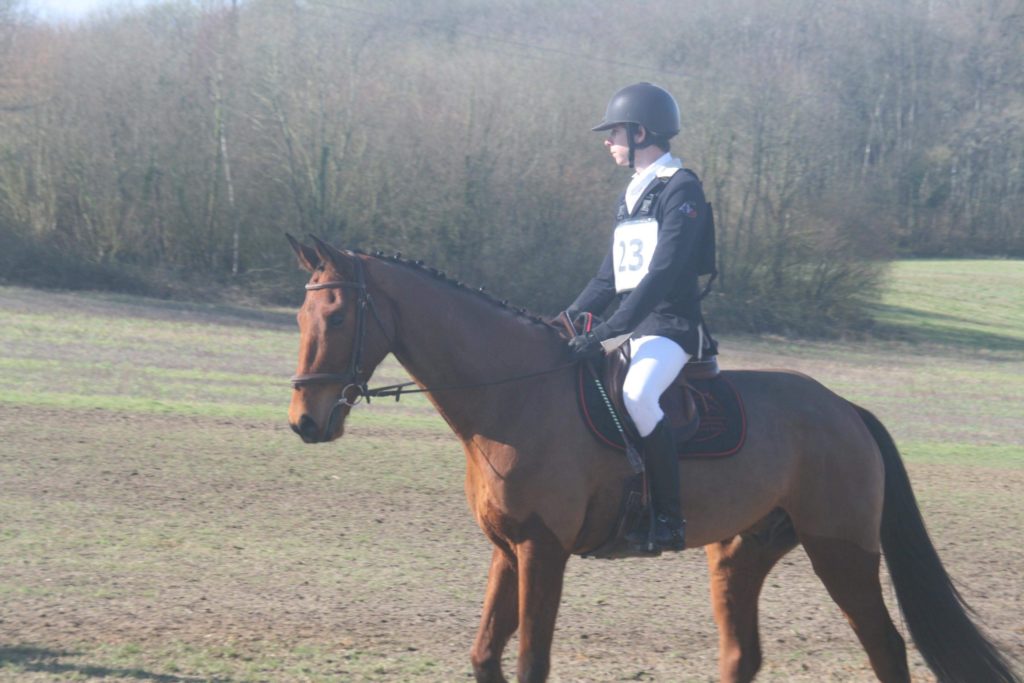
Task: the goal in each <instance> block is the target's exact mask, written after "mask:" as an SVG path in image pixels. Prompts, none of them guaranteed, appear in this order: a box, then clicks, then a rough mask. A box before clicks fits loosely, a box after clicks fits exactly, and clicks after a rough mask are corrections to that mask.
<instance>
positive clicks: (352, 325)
mask: <svg viewBox="0 0 1024 683" xmlns="http://www.w3.org/2000/svg"><path fill="white" fill-rule="evenodd" d="M287 237H288V241H289V242H290V243H291V245H292V249H294V250H295V254H296V255H297V256H298V257H299V264H300V265H301V266H302V267H303V268H305V269H306V270H308V271H309V272H310V273H312V277H311V278H310V279H309V282H308V283H307V284H306V300H305V302H303V304H302V308H300V309H299V313H298V321H299V333H300V335H301V336H300V339H299V367H298V369H297V370H296V373H295V376H294V377H293V378H292V385H293V386H294V391H293V392H292V402H291V405H290V406H289V408H288V420H289V422H290V423H291V427H292V429H293V430H294V431H295V433H296V434H298V435H299V436H301V437H302V440H303V441H305V442H307V443H318V442H323V441H332V440H334V439H337V438H338V437H340V436H341V435H342V433H344V431H345V418H346V417H347V416H348V413H349V411H350V410H351V409H352V406H353V405H354V404H355V403H357V402H358V401H359V399H360V398H361V396H362V388H363V387H364V386H365V385H366V382H367V381H369V379H370V375H371V374H372V373H373V370H374V368H376V367H377V365H378V364H380V362H381V361H382V360H384V356H386V355H387V353H388V351H389V350H390V349H389V346H390V340H391V339H392V338H393V336H394V334H393V325H392V324H391V322H390V317H391V316H389V315H385V316H382V315H381V314H382V311H381V310H380V309H379V308H378V306H377V303H376V302H375V301H374V299H373V297H372V296H371V294H370V290H369V289H368V283H367V279H366V272H365V270H366V265H365V264H364V262H363V257H361V256H358V255H356V254H352V253H349V252H342V251H339V250H338V249H335V248H334V247H332V246H330V245H329V244H327V243H326V242H324V241H322V240H319V239H317V238H316V237H313V241H314V245H313V246H312V247H309V246H306V245H305V244H302V243H300V242H298V241H297V240H296V239H294V238H293V237H292V236H291V235H288V236H287Z"/></svg>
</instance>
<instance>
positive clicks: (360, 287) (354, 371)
mask: <svg viewBox="0 0 1024 683" xmlns="http://www.w3.org/2000/svg"><path fill="white" fill-rule="evenodd" d="M353 262H354V263H355V264H356V265H355V269H356V279H355V281H351V280H329V281H327V282H317V283H316V284H307V285H306V290H307V291H315V290H319V289H354V290H356V291H357V292H358V297H359V298H358V300H357V302H356V345H355V349H354V350H353V352H352V360H351V361H350V362H349V366H348V370H347V371H346V372H344V373H330V372H324V373H311V374H305V375H294V376H293V377H292V378H291V383H292V387H294V388H295V389H300V388H302V387H304V386H308V385H311V384H341V385H342V386H343V388H342V390H341V394H340V395H339V397H338V401H337V403H335V405H334V408H333V409H332V410H331V418H330V421H331V422H332V423H333V421H334V420H335V419H336V413H337V410H338V409H339V408H340V407H341V406H344V405H347V406H348V407H350V408H352V407H355V406H356V405H358V404H359V403H360V402H361V401H362V400H363V399H364V398H365V399H366V402H367V403H370V399H371V398H388V397H391V396H394V397H395V402H398V401H399V400H400V399H401V397H402V394H425V393H435V392H439V391H452V390H456V389H476V388H480V387H490V386H497V385H499V384H509V383H512V382H520V381H523V380H527V379H532V378H534V377H540V376H542V375H550V374H552V373H555V372H558V371H560V370H565V369H566V368H570V367H573V366H575V365H576V364H577V361H570V362H568V363H563V364H561V365H556V366H555V367H553V368H548V369H546V370H540V371H537V372H531V373H528V374H525V375H517V376H515V377H506V378H504V379H499V380H491V381H488V382H475V383H471V384H449V385H447V386H440V387H425V388H422V389H406V387H410V386H414V385H415V384H416V383H415V382H403V383H401V384H389V385H387V386H383V387H377V388H375V389H370V388H369V387H368V386H367V385H366V382H360V381H359V375H361V374H362V373H363V368H362V358H363V345H364V342H365V338H366V309H367V308H369V309H370V312H371V313H372V314H373V318H374V320H376V321H377V325H378V327H380V329H381V331H382V332H383V333H384V336H385V337H387V340H388V344H389V345H393V342H392V339H391V337H390V336H389V335H388V333H387V330H386V329H385V328H384V323H383V322H382V321H381V319H380V315H379V314H378V313H377V306H376V304H374V302H373V297H372V296H370V292H369V291H367V289H366V279H365V277H364V276H363V264H362V262H361V261H360V260H359V259H358V258H357V259H353ZM350 389H354V390H355V392H356V394H355V397H354V398H352V399H351V400H350V399H349V398H348V397H347V396H346V394H348V393H349V390H350Z"/></svg>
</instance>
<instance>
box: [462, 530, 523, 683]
mask: <svg viewBox="0 0 1024 683" xmlns="http://www.w3.org/2000/svg"><path fill="white" fill-rule="evenodd" d="M518 582H519V577H518V576H517V567H516V558H515V556H513V555H512V554H511V553H510V552H508V551H506V550H504V549H502V548H499V547H495V548H494V554H493V555H492V556H491V569H490V573H489V574H488V575H487V595H486V596H485V597H484V608H483V615H482V616H481V617H480V629H479V630H478V631H477V634H476V641H475V642H474V643H473V649H472V650H471V651H470V659H471V660H472V662H473V674H474V675H475V676H476V680H477V683H504V682H505V676H504V675H503V674H502V673H501V653H502V652H504V650H505V645H506V643H508V639H509V638H510V637H511V636H512V634H513V633H515V631H516V628H517V627H518V626H519V584H518Z"/></svg>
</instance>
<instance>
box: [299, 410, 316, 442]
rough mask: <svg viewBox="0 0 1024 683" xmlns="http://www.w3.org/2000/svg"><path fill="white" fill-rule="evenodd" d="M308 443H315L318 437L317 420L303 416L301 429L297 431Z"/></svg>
mask: <svg viewBox="0 0 1024 683" xmlns="http://www.w3.org/2000/svg"><path fill="white" fill-rule="evenodd" d="M295 431H296V432H298V434H299V436H301V437H302V438H303V439H304V440H306V441H311V442H315V441H316V435H317V427H316V420H314V419H313V418H311V417H310V416H309V415H303V416H302V418H301V419H299V428H298V429H297V430H295Z"/></svg>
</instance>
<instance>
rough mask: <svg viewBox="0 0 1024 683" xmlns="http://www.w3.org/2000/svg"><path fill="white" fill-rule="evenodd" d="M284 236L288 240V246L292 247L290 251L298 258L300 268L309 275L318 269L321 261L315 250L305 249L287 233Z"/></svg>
mask: <svg viewBox="0 0 1024 683" xmlns="http://www.w3.org/2000/svg"><path fill="white" fill-rule="evenodd" d="M284 236H285V237H287V238H288V244H290V245H292V251H294V252H295V255H296V256H298V257H299V265H300V266H302V267H303V268H305V269H306V270H308V271H309V272H311V273H312V272H313V271H314V270H316V269H317V268H319V267H320V264H321V263H322V260H321V258H320V256H318V255H317V253H316V250H315V249H313V248H312V247H307V246H306V245H305V244H303V243H302V242H300V241H298V240H297V239H295V238H294V237H292V236H291V235H289V234H288V233H285V234H284Z"/></svg>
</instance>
